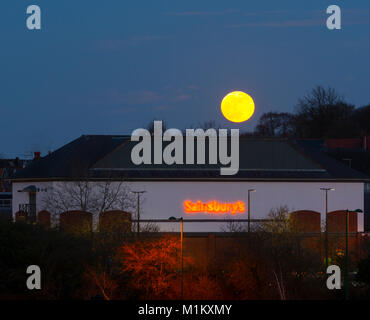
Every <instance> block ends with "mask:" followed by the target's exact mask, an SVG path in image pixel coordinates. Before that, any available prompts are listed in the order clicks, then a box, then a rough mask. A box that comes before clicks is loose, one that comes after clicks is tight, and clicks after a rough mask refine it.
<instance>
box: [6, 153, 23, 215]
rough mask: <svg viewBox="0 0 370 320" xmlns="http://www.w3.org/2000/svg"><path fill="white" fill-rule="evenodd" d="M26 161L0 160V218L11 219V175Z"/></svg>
mask: <svg viewBox="0 0 370 320" xmlns="http://www.w3.org/2000/svg"><path fill="white" fill-rule="evenodd" d="M26 162H27V161H26V160H20V159H19V158H15V159H0V217H6V218H11V217H12V182H11V179H12V177H13V175H14V174H15V173H16V172H17V171H18V170H20V169H23V168H24V166H25V164H26Z"/></svg>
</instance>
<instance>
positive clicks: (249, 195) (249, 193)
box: [248, 189, 256, 233]
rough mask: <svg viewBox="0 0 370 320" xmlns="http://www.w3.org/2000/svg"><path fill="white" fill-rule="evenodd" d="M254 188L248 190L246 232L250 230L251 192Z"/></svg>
mask: <svg viewBox="0 0 370 320" xmlns="http://www.w3.org/2000/svg"><path fill="white" fill-rule="evenodd" d="M255 191H256V189H249V190H248V233H249V232H251V192H255Z"/></svg>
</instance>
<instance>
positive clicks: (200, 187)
mask: <svg viewBox="0 0 370 320" xmlns="http://www.w3.org/2000/svg"><path fill="white" fill-rule="evenodd" d="M128 184H129V185H130V187H131V189H132V190H145V191H147V193H145V194H144V195H143V196H142V202H141V219H168V218H169V217H170V216H175V217H184V218H207V217H208V218H212V219H215V218H219V219H221V220H222V219H223V218H226V217H227V218H230V217H231V216H230V215H228V216H221V217H220V216H219V215H218V216H215V215H210V214H204V213H199V214H186V213H185V212H184V207H183V202H184V200H187V199H189V200H192V201H194V202H195V201H197V200H201V201H202V202H208V201H211V200H218V201H219V202H235V201H238V200H241V201H244V202H245V204H246V207H247V190H248V189H256V192H254V193H252V194H251V218H255V219H258V218H259V219H262V218H266V217H267V215H268V213H269V211H270V209H271V208H276V207H278V206H281V205H287V206H288V207H289V209H290V210H291V211H295V210H314V211H318V212H320V213H321V219H322V220H324V219H325V192H324V191H321V190H320V188H322V187H326V188H328V187H332V188H335V191H330V192H328V211H329V212H330V211H334V210H345V209H347V208H348V209H352V210H353V209H358V208H359V209H361V210H363V209H364V184H363V183H357V182H356V183H350V182H348V183H347V182H333V183H328V182H322V183H321V182H180V181H174V182H169V181H163V182H162V181H150V182H149V181H146V182H145V181H143V182H141V181H137V182H129V183H128ZM29 185H35V186H36V187H37V188H40V189H45V188H50V187H51V186H52V183H50V182H34V183H30V182H28V183H13V214H15V212H16V211H18V208H19V204H20V203H28V194H27V193H20V192H18V190H21V189H23V188H25V187H27V186H29ZM44 195H45V192H40V193H38V194H37V200H36V205H37V211H39V210H41V209H43V200H42V199H43V197H44ZM232 218H247V211H246V212H245V213H244V214H238V215H234V216H232ZM221 225H225V224H222V223H221V224H218V223H198V224H196V223H189V224H187V225H186V226H185V227H184V228H186V230H185V231H220V227H221ZM363 228H364V219H363V214H359V219H358V230H359V231H363ZM161 229H162V230H174V231H177V230H178V226H177V224H163V225H161Z"/></svg>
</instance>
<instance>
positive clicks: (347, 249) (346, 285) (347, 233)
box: [344, 209, 363, 300]
mask: <svg viewBox="0 0 370 320" xmlns="http://www.w3.org/2000/svg"><path fill="white" fill-rule="evenodd" d="M350 212H355V213H362V212H363V211H362V210H361V209H356V210H348V209H347V210H346V273H345V274H344V276H345V279H344V283H345V299H346V300H348V296H349V262H348V260H349V259H348V256H349V252H348V251H349V248H348V236H349V232H348V229H349V213H350Z"/></svg>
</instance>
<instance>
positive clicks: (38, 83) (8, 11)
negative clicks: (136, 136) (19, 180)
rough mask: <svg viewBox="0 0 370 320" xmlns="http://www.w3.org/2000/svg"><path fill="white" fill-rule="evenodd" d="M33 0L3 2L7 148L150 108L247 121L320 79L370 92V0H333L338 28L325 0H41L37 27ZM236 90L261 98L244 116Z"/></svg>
mask: <svg viewBox="0 0 370 320" xmlns="http://www.w3.org/2000/svg"><path fill="white" fill-rule="evenodd" d="M29 4H30V3H29V2H28V1H23V0H22V1H17V3H16V4H14V3H13V2H11V1H10V0H5V1H4V3H3V4H2V9H1V10H2V13H3V17H2V19H1V20H0V27H1V28H0V37H1V39H2V50H1V51H0V57H1V59H0V70H1V73H0V85H1V88H2V90H1V95H0V109H1V117H0V130H1V131H0V132H1V135H2V136H3V137H5V139H4V140H3V141H2V144H1V145H2V148H1V151H0V153H1V155H2V156H3V157H15V156H19V157H22V154H25V153H27V152H29V151H38V150H40V151H42V152H43V153H45V152H46V151H47V150H48V149H50V150H55V149H57V148H59V147H60V146H62V145H64V144H65V143H67V142H69V141H71V140H74V139H76V138H77V137H79V136H81V135H82V134H131V132H132V131H133V130H134V129H136V128H140V127H144V126H146V125H147V124H148V123H149V122H151V121H152V120H153V119H158V120H164V121H165V122H166V123H167V125H168V126H169V127H174V128H186V127H189V126H191V125H194V126H197V125H198V123H200V122H204V121H209V120H215V121H216V122H217V123H220V125H221V126H223V127H225V128H240V130H241V131H251V130H253V129H254V127H255V125H256V124H257V120H258V118H259V117H260V116H261V115H262V114H263V113H264V112H268V111H278V112H284V111H287V112H292V111H293V107H294V106H295V105H296V103H297V100H298V98H300V97H302V96H304V95H305V94H307V92H308V91H310V90H311V89H312V88H313V87H315V86H316V85H323V86H325V87H326V86H331V87H333V88H335V89H336V90H337V91H338V92H339V93H340V94H342V95H343V96H344V98H345V100H346V101H348V102H349V103H353V104H355V105H356V107H361V106H364V105H367V104H369V103H370V95H369V93H368V92H369V89H370V87H369V81H368V80H367V76H368V74H369V71H370V64H369V63H368V56H369V53H370V44H369V41H368V38H369V31H370V3H368V2H366V1H364V0H362V1H357V2H356V4H352V3H351V2H350V1H340V3H339V2H338V3H337V4H338V5H340V7H341V9H342V24H343V29H342V30H335V31H329V30H328V29H327V28H326V18H327V17H328V15H327V14H326V8H327V7H328V6H329V5H331V4H334V3H332V2H329V1H317V0H315V1H310V2H309V3H307V2H306V3H304V4H302V3H297V2H296V1H285V2H284V4H276V3H275V2H273V1H263V2H261V3H260V2H255V3H254V4H249V5H248V6H247V5H246V4H245V3H243V1H233V2H231V3H230V2H228V3H225V2H221V1H212V2H211V1H204V2H202V3H197V2H196V1H186V2H184V1H181V2H180V1H177V2H176V3H173V2H172V1H159V2H156V3H146V5H145V9H144V10H143V5H142V4H137V3H130V4H127V3H122V2H120V1H117V0H114V1H111V2H110V6H105V7H102V6H101V5H99V2H98V1H95V0H94V1H90V2H89V7H86V4H82V3H78V4H76V3H74V2H73V1H70V0H68V1H58V2H53V3H50V2H47V1H34V2H33V4H37V5H39V6H40V7H41V10H42V30H41V31H28V30H27V29H26V27H25V19H26V7H27V5H29ZM266 8H268V9H266ZM236 90H240V91H243V92H246V93H247V94H250V95H251V96H252V98H253V99H254V101H255V104H256V111H255V114H254V115H253V117H252V118H251V120H249V121H247V122H246V123H244V124H230V123H228V122H227V121H226V120H224V119H223V116H222V113H221V111H220V103H221V100H222V98H223V97H224V96H225V95H226V94H227V93H229V92H231V91H236ZM14 131H15V132H14ZM37 149H38V150H37Z"/></svg>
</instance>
